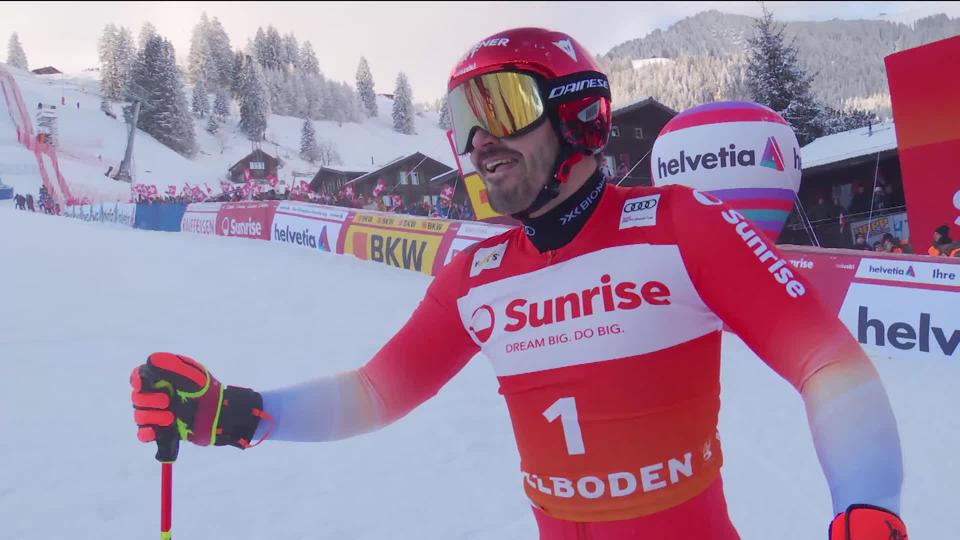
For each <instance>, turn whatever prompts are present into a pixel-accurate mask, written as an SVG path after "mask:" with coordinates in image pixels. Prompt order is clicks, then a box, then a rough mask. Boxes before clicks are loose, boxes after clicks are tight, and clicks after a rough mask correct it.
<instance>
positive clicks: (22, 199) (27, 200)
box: [14, 186, 62, 216]
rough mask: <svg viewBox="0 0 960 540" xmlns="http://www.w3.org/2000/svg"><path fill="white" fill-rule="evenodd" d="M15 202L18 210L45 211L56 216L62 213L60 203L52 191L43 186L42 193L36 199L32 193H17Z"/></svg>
mask: <svg viewBox="0 0 960 540" xmlns="http://www.w3.org/2000/svg"><path fill="white" fill-rule="evenodd" d="M14 204H15V205H16V207H17V209H18V210H26V211H28V212H43V213H44V214H51V215H55V216H59V215H60V214H61V213H62V212H61V208H60V204H59V203H57V202H56V201H55V200H54V199H53V197H51V196H50V192H49V191H47V188H45V187H43V186H41V187H40V193H39V194H38V197H37V198H36V199H34V197H33V194H31V193H27V194H26V195H20V194H19V193H18V194H16V195H15V196H14Z"/></svg>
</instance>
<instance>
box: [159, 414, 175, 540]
mask: <svg viewBox="0 0 960 540" xmlns="http://www.w3.org/2000/svg"><path fill="white" fill-rule="evenodd" d="M179 450H180V437H179V436H178V434H177V432H176V428H169V429H163V430H157V456H156V457H157V461H159V462H160V540H171V539H172V538H173V534H172V532H171V528H172V525H173V524H172V521H173V518H172V516H173V462H174V461H176V460H177V453H178V452H179Z"/></svg>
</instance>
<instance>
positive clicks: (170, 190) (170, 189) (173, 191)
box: [167, 185, 177, 197]
mask: <svg viewBox="0 0 960 540" xmlns="http://www.w3.org/2000/svg"><path fill="white" fill-rule="evenodd" d="M167 196H169V197H176V196H177V186H172V185H168V186H167Z"/></svg>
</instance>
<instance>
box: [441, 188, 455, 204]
mask: <svg viewBox="0 0 960 540" xmlns="http://www.w3.org/2000/svg"><path fill="white" fill-rule="evenodd" d="M440 198H441V199H443V200H445V201H448V202H449V201H451V200H453V186H451V185H450V184H447V185H446V186H444V187H443V190H442V191H441V192H440Z"/></svg>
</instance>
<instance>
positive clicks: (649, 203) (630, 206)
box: [623, 199, 658, 214]
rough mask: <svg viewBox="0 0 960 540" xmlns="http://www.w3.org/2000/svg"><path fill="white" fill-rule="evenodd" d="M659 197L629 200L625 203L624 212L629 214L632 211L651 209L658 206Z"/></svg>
mask: <svg viewBox="0 0 960 540" xmlns="http://www.w3.org/2000/svg"><path fill="white" fill-rule="evenodd" d="M657 201H658V199H638V200H634V201H629V202H627V204H625V205H623V212H624V213H626V214H629V213H631V212H639V211H640V210H650V209H652V208H656V207H657Z"/></svg>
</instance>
